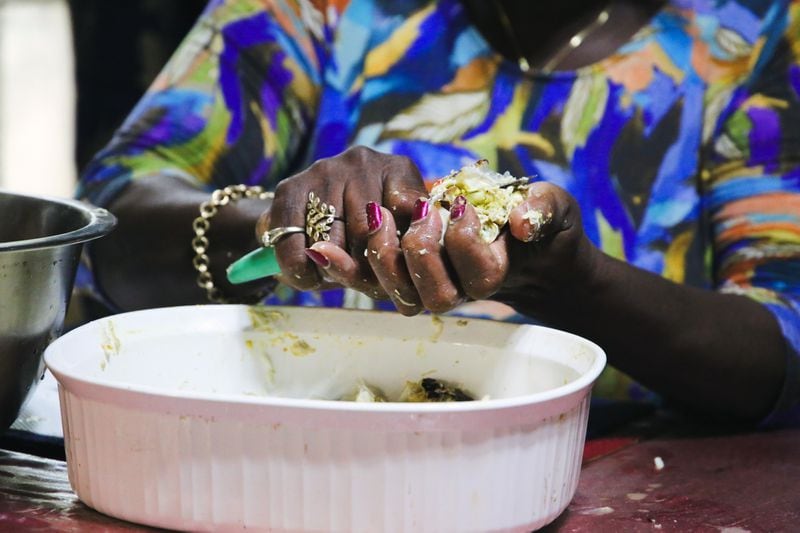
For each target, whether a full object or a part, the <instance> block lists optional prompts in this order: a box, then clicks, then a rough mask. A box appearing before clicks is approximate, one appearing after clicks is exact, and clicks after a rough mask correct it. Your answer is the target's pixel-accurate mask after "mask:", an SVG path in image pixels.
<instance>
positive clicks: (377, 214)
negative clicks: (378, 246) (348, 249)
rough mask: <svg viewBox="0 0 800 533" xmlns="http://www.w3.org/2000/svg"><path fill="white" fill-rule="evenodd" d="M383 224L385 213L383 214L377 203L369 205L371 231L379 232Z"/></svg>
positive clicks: (368, 219) (368, 224)
mask: <svg viewBox="0 0 800 533" xmlns="http://www.w3.org/2000/svg"><path fill="white" fill-rule="evenodd" d="M381 224H383V213H381V206H379V205H378V204H377V203H376V202H369V203H368V204H367V226H368V227H369V231H370V232H373V231H377V230H378V229H379V228H380V227H381Z"/></svg>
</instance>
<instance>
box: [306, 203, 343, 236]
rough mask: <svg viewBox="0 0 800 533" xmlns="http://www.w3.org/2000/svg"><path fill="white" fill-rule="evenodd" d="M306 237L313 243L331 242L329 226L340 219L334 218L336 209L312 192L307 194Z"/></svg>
mask: <svg viewBox="0 0 800 533" xmlns="http://www.w3.org/2000/svg"><path fill="white" fill-rule="evenodd" d="M306 209H307V212H306V229H305V232H306V235H308V237H309V238H310V239H311V240H312V241H313V242H319V241H329V240H331V225H332V224H333V222H334V221H336V220H339V221H341V222H344V221H343V220H342V219H341V218H339V217H337V216H336V208H335V207H334V206H332V205H328V204H326V203H325V202H323V201H322V200H320V198H319V196H317V195H316V194H314V193H313V192H309V193H308V203H307V204H306Z"/></svg>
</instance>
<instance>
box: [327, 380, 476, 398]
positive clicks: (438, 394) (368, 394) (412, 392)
mask: <svg viewBox="0 0 800 533" xmlns="http://www.w3.org/2000/svg"><path fill="white" fill-rule="evenodd" d="M341 400H344V401H351V402H353V401H354V402H388V401H391V400H388V399H387V397H386V395H385V394H383V392H382V391H381V390H380V389H378V388H377V387H374V386H371V385H367V384H366V383H364V382H363V381H359V383H358V385H357V386H356V388H355V389H354V390H353V392H351V393H349V394H346V395H344V396H342V398H341ZM474 400H475V398H474V396H473V395H472V394H469V393H467V392H466V391H464V389H463V388H461V387H458V386H456V385H453V384H452V383H448V382H446V381H441V380H438V379H434V378H422V379H421V380H419V381H406V384H405V387H403V390H402V391H401V392H400V395H399V396H398V398H397V400H396V401H397V402H402V403H423V402H471V401H474Z"/></svg>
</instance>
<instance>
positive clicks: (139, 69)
mask: <svg viewBox="0 0 800 533" xmlns="http://www.w3.org/2000/svg"><path fill="white" fill-rule="evenodd" d="M205 4H206V0H69V1H68V0H0V188H6V189H10V190H13V191H16V192H27V193H33V194H46V195H54V196H72V195H73V194H74V188H75V182H76V177H77V175H78V174H79V173H80V171H81V169H82V168H83V167H84V166H85V165H86V164H87V163H88V161H89V159H91V157H92V155H93V154H94V153H95V152H97V151H98V150H99V149H101V148H102V147H103V145H104V144H105V143H106V142H108V140H109V139H110V138H111V135H112V134H113V132H114V130H115V129H116V128H117V127H118V126H119V124H120V123H121V122H122V120H124V118H125V116H126V115H127V114H128V112H129V111H130V110H131V109H132V107H133V106H134V104H135V103H136V101H137V100H138V99H139V98H140V97H141V95H142V93H143V92H144V91H145V90H146V89H147V87H148V85H149V84H150V82H151V81H152V80H153V78H154V77H155V76H156V74H157V73H158V71H159V70H160V69H161V67H162V66H163V65H164V63H165V62H166V61H167V59H168V58H169V57H170V55H171V54H172V52H173V51H174V50H175V48H176V47H177V46H178V44H179V43H180V41H181V40H182V39H183V37H184V36H185V35H186V33H187V32H188V30H189V28H190V27H191V25H192V24H193V23H194V21H195V20H196V19H197V17H198V16H199V14H200V12H201V11H202V9H203V8H204V7H205Z"/></svg>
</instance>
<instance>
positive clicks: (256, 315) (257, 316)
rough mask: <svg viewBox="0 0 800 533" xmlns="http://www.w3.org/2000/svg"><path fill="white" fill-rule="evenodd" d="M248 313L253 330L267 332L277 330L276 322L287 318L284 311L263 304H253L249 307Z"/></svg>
mask: <svg viewBox="0 0 800 533" xmlns="http://www.w3.org/2000/svg"><path fill="white" fill-rule="evenodd" d="M247 314H248V315H249V316H250V325H251V327H252V328H253V330H255V331H264V332H267V333H269V332H272V331H274V330H275V328H274V324H275V322H277V321H279V320H283V319H285V318H286V315H285V314H283V313H282V312H280V311H276V310H274V309H270V308H269V307H266V306H263V305H251V306H250V307H248V308H247Z"/></svg>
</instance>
